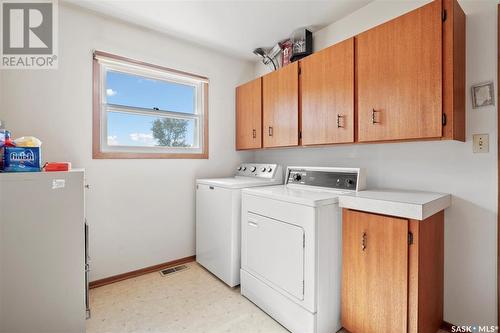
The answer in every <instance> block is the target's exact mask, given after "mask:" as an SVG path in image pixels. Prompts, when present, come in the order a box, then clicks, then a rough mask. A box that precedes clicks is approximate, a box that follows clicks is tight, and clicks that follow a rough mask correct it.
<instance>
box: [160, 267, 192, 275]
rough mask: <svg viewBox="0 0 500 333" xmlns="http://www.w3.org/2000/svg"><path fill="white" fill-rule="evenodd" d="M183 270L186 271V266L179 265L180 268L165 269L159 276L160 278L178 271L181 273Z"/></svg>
mask: <svg viewBox="0 0 500 333" xmlns="http://www.w3.org/2000/svg"><path fill="white" fill-rule="evenodd" d="M185 269H188V266H186V265H180V266H175V267H170V268H166V269H164V270H162V271H160V274H161V275H162V276H167V275H170V274H173V273H176V272H179V271H183V270H185Z"/></svg>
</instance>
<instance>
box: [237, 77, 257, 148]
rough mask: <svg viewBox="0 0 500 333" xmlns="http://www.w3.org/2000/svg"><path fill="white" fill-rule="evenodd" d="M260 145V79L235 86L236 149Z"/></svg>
mask: <svg viewBox="0 0 500 333" xmlns="http://www.w3.org/2000/svg"><path fill="white" fill-rule="evenodd" d="M261 147H262V79H261V78H258V79H256V80H253V81H250V82H248V83H245V84H243V85H241V86H239V87H237V88H236V149H256V148H261Z"/></svg>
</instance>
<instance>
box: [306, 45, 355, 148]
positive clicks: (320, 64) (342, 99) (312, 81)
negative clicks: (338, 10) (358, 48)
mask: <svg viewBox="0 0 500 333" xmlns="http://www.w3.org/2000/svg"><path fill="white" fill-rule="evenodd" d="M300 66H301V72H300V93H301V103H302V108H301V112H302V144H303V145H315V144H329V143H344V142H354V38H351V39H348V40H346V41H344V42H341V43H339V44H335V45H333V46H330V47H329V48H327V49H324V50H322V51H320V52H317V53H315V54H313V55H311V56H309V57H307V58H305V59H304V60H301V63H300Z"/></svg>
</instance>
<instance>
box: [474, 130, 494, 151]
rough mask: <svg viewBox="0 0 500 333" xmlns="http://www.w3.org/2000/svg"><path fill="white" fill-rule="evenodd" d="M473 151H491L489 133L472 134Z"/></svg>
mask: <svg viewBox="0 0 500 333" xmlns="http://www.w3.org/2000/svg"><path fill="white" fill-rule="evenodd" d="M472 151H473V152H474V153H489V151H490V135H489V134H473V135H472Z"/></svg>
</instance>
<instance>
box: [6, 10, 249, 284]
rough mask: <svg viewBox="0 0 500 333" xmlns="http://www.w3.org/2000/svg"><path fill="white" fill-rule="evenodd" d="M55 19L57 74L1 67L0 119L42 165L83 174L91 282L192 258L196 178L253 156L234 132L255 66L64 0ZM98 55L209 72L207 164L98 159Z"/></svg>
mask: <svg viewBox="0 0 500 333" xmlns="http://www.w3.org/2000/svg"><path fill="white" fill-rule="evenodd" d="M59 13H60V29H59V45H60V50H59V51H60V52H59V59H60V60H59V61H60V62H59V69H58V70H38V71H33V70H26V71H21V70H9V71H4V72H3V73H2V74H3V75H2V79H1V83H2V85H3V88H4V90H3V93H4V95H3V96H4V98H5V99H4V100H2V104H1V108H0V110H1V112H0V119H5V120H6V122H7V125H8V127H9V128H10V129H11V130H12V131H13V133H14V135H15V136H17V137H19V136H22V135H34V136H37V137H39V138H40V139H41V140H42V141H43V160H45V161H71V162H72V163H73V166H75V167H84V168H86V169H87V179H88V183H89V184H90V185H91V190H90V191H88V195H87V216H88V221H89V223H90V226H91V242H90V246H91V248H90V251H91V256H92V275H91V279H92V280H96V279H100V278H103V277H108V276H111V275H115V274H119V273H123V272H127V271H131V270H135V269H139V268H142V267H146V266H151V265H155V264H159V263H162V262H166V261H170V260H173V259H178V258H181V257H186V256H190V255H193V254H194V211H195V210H194V182H195V179H196V178H197V177H206V176H222V175H227V174H230V173H232V172H233V170H234V167H235V166H236V165H237V164H238V163H240V162H241V161H242V160H244V159H245V157H248V156H249V155H248V154H243V153H237V152H235V150H234V131H233V130H232V128H233V127H234V87H235V86H237V85H238V84H239V83H242V82H244V81H245V80H247V79H248V78H249V77H250V76H251V75H252V74H253V65H251V64H250V63H246V62H243V61H239V60H234V59H231V58H228V57H226V56H223V55H220V54H218V53H215V52H213V51H211V50H207V49H204V48H200V47H197V46H194V45H192V44H188V43H185V42H182V41H179V40H175V39H172V38H168V37H166V36H164V35H161V34H158V33H156V32H153V31H149V30H145V29H141V28H139V27H135V26H131V25H130V24H124V23H121V22H118V21H115V20H113V19H110V18H107V17H102V16H98V15H95V14H94V13H92V12H87V11H85V10H82V9H79V8H77V7H72V6H71V5H67V4H64V3H61V2H60V12H59ZM93 49H98V50H103V51H108V52H111V53H115V54H119V55H123V56H127V57H131V58H136V59H139V60H143V61H146V62H150V63H154V64H159V65H164V66H167V67H170V68H175V69H179V70H184V71H187V72H192V73H196V74H200V75H203V76H207V77H208V78H209V79H210V87H209V93H210V95H209V103H210V105H209V115H210V123H209V124H210V131H209V133H210V140H209V141H210V159H209V160H92V151H91V145H92V140H91V133H92V124H91V121H92V90H91V88H92V50H93ZM19 199H20V200H22V198H19ZM62 204H64V203H62ZM41 236H43V235H41Z"/></svg>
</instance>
